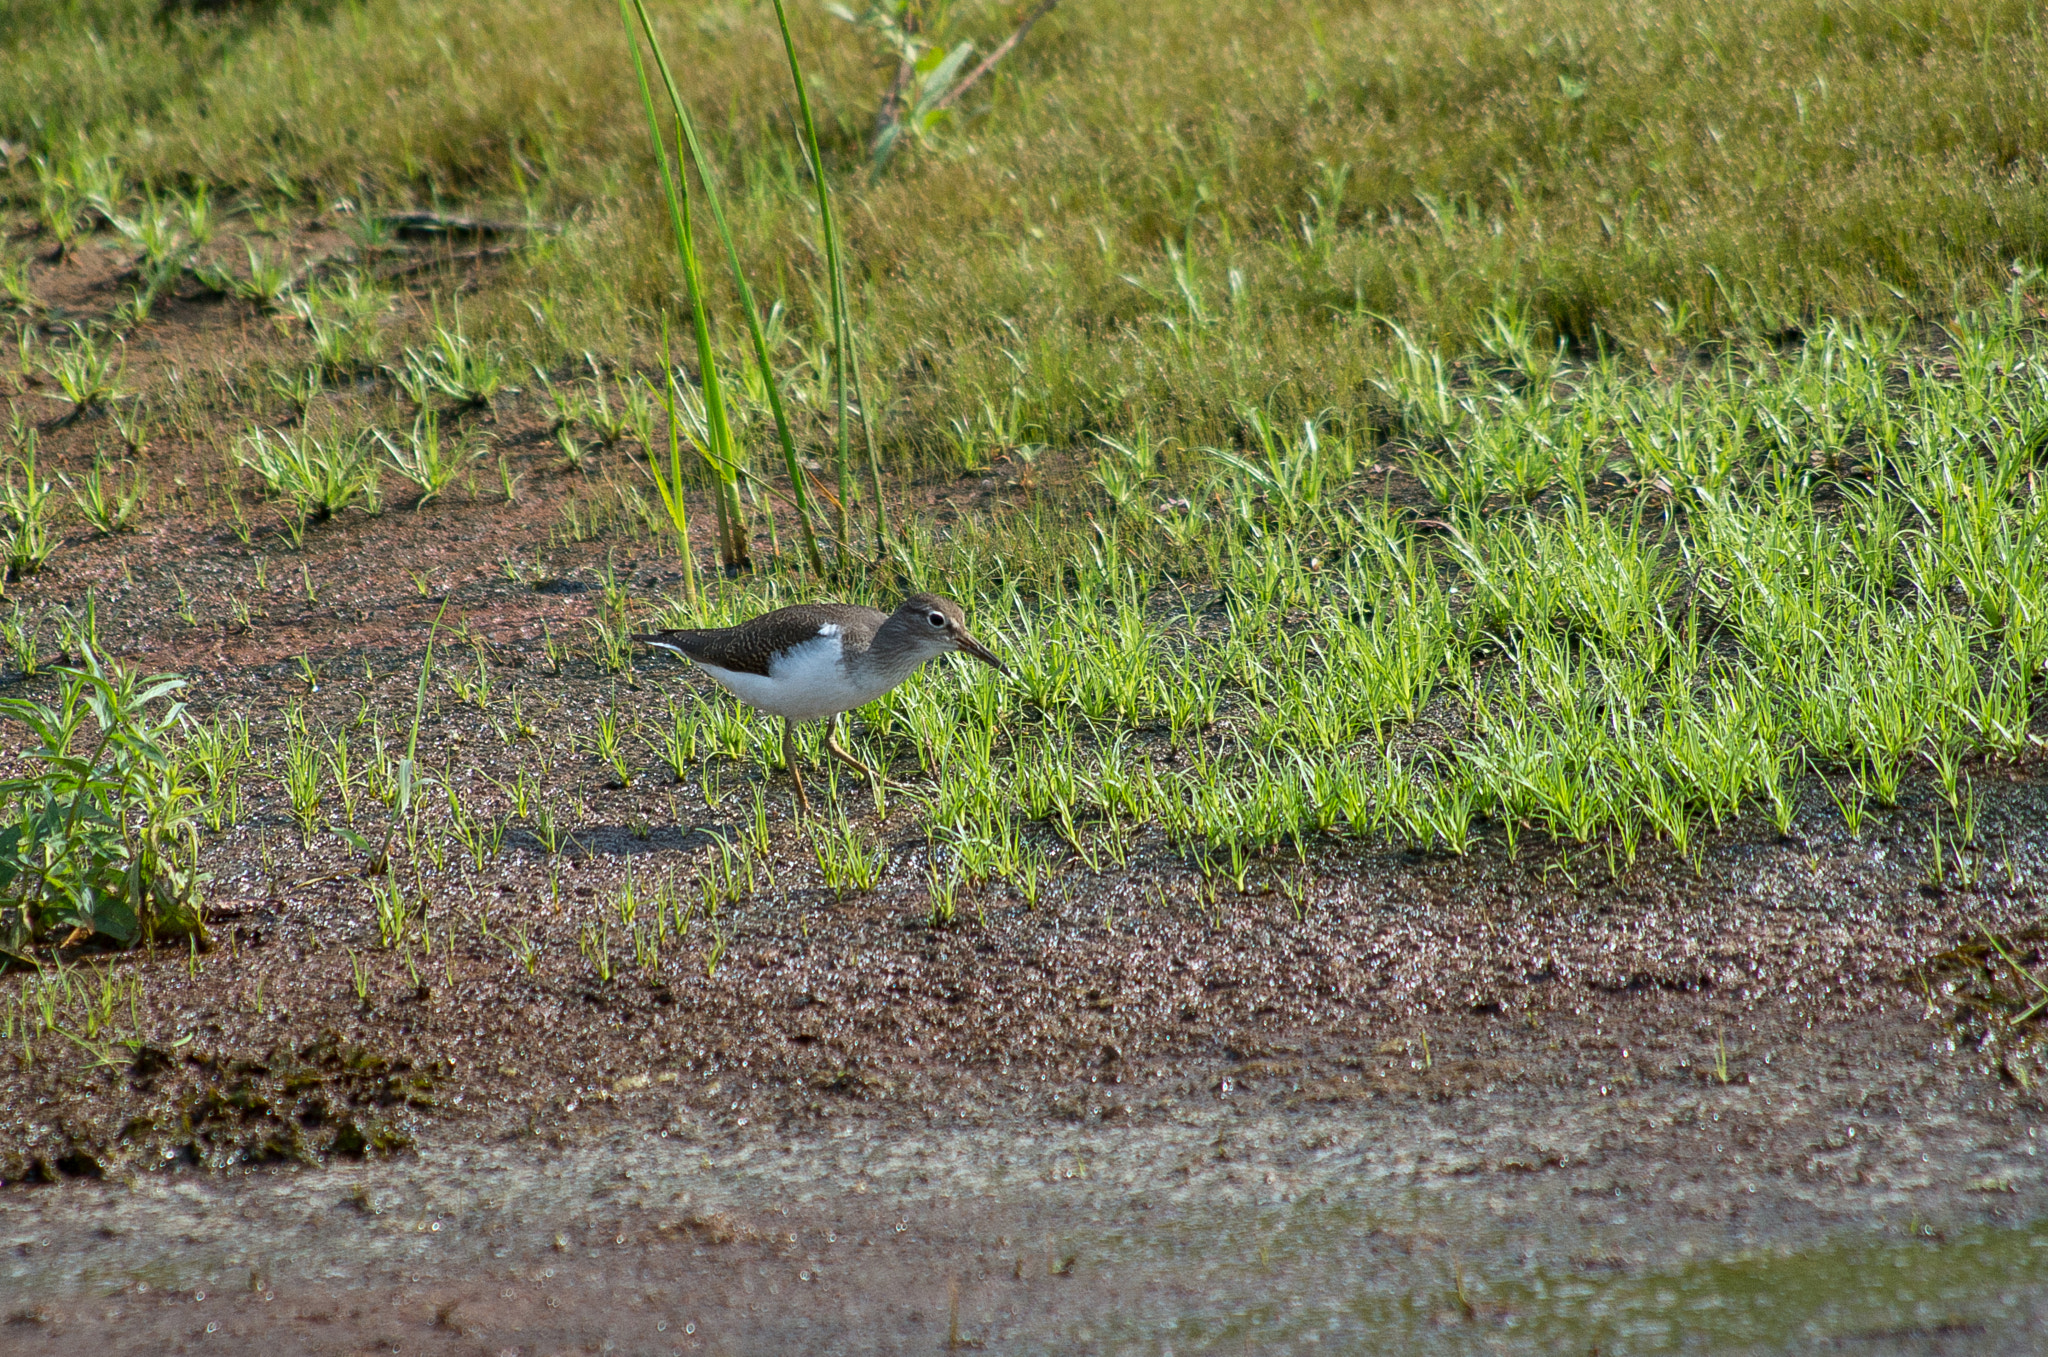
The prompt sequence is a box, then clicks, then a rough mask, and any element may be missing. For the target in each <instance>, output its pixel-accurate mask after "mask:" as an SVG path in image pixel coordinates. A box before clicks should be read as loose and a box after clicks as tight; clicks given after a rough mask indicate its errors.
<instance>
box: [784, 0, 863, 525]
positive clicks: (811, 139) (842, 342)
mask: <svg viewBox="0 0 2048 1357" xmlns="http://www.w3.org/2000/svg"><path fill="white" fill-rule="evenodd" d="M775 22H776V25H777V26H778V27H780V28H781V30H782V50H783V52H784V53H785V54H787V55H788V57H789V78H790V81H791V83H793V84H794V85H795V86H796V106H797V109H798V110H799V111H800V112H801V113H802V115H803V124H804V153H805V154H806V155H807V156H809V157H810V161H811V179H812V182H814V183H816V184H817V186H818V222H819V226H820V229H822V230H823V231H824V233H825V267H826V270H827V271H828V272H829V273H830V274H831V275H832V277H831V288H832V292H831V295H832V345H833V348H834V349H835V350H836V351H837V357H838V361H837V362H836V363H835V364H834V365H833V369H834V372H833V375H834V379H835V381H836V383H837V387H838V397H839V541H840V545H841V547H842V548H845V549H851V547H852V540H853V538H852V528H851V525H850V522H849V516H850V514H851V512H852V511H851V507H850V506H851V504H852V502H853V457H852V451H851V448H850V446H849V441H848V440H849V438H850V434H849V431H848V428H847V423H846V380H847V377H848V376H849V374H850V375H851V376H852V378H853V386H854V391H853V398H854V401H855V403H856V404H857V406H858V407H859V409H860V417H861V433H862V436H863V439H864V441H865V443H866V445H867V454H868V476H869V479H870V480H871V481H872V482H873V490H874V496H875V555H876V557H877V558H880V557H882V556H884V555H886V554H887V553H888V550H889V517H888V510H887V508H886V507H885V505H884V503H883V500H882V464H881V462H880V461H879V460H878V459H877V458H876V456H875V435H874V425H873V423H872V422H871V421H870V420H869V418H868V402H867V395H866V393H865V392H863V391H862V390H861V389H860V359H859V356H858V355H857V354H856V353H855V352H854V347H853V319H852V314H851V312H850V311H849V309H848V307H847V304H846V266H845V262H844V259H843V257H842V255H841V254H840V249H839V217H838V214H837V213H835V212H833V210H832V190H831V187H830V185H829V184H828V183H827V182H826V179H825V157H824V153H823V152H821V151H820V150H819V149H818V124H817V123H816V121H814V120H813V119H812V117H811V96H810V94H809V92H808V90H807V89H806V88H805V82H804V73H803V67H802V66H801V65H800V64H799V63H798V61H797V57H796V42H795V40H794V39H792V38H791V37H790V36H789V16H788V15H787V14H786V13H784V11H783V8H782V0H775Z"/></svg>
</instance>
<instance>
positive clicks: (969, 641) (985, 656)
mask: <svg viewBox="0 0 2048 1357" xmlns="http://www.w3.org/2000/svg"><path fill="white" fill-rule="evenodd" d="M953 641H954V644H956V645H958V646H959V647H960V649H961V651H962V652H963V653H964V654H968V655H972V656H973V657H974V658H975V659H977V660H980V661H981V662H982V663H983V664H985V665H988V666H990V667H991V668H993V669H994V670H995V671H996V672H997V673H998V674H1001V675H1002V676H1003V677H1004V678H1009V677H1010V666H1008V665H1007V664H1004V663H1003V662H1002V661H1001V660H999V659H997V658H996V657H995V656H994V655H992V654H990V653H989V651H988V648H987V647H986V646H984V645H982V643H981V642H979V641H977V640H975V639H974V638H973V637H972V636H969V635H968V634H967V633H966V632H964V631H963V632H961V633H960V634H959V635H957V636H955V637H954V638H953Z"/></svg>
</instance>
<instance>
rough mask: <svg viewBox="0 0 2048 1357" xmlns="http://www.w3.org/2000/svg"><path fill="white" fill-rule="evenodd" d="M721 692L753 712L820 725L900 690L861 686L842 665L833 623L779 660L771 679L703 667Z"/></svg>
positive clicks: (770, 668) (770, 669) (886, 685)
mask: <svg viewBox="0 0 2048 1357" xmlns="http://www.w3.org/2000/svg"><path fill="white" fill-rule="evenodd" d="M702 668H703V670H704V672H705V673H707V674H709V675H710V676H711V677H712V678H713V679H714V680H715V681H716V682H717V683H718V685H719V686H720V687H722V688H724V689H725V690H726V691H727V692H729V693H731V694H732V695H733V696H734V697H737V698H738V699H739V700H740V701H742V702H744V703H746V704H747V705H748V706H750V707H754V708H756V709H758V710H760V711H764V712H766V713H768V714H769V715H770V716H782V717H787V718H788V719H789V720H792V721H818V720H822V719H823V718H825V717H827V716H836V715H837V714H839V713H840V712H843V711H852V710H853V709H854V708H855V707H858V706H861V705H863V704H865V703H868V702H872V701H874V700H875V699H876V698H878V697H880V696H881V695H882V694H883V693H886V692H887V691H889V689H890V688H892V687H894V686H895V685H894V684H893V683H888V682H884V683H882V684H881V685H880V686H876V685H875V684H874V683H872V682H870V683H866V684H863V683H860V682H857V681H856V680H855V679H854V677H853V676H852V675H851V674H849V673H848V672H847V668H846V666H845V665H844V664H842V663H841V662H840V651H839V628H838V627H837V626H835V625H832V624H830V623H827V624H826V625H825V626H823V627H820V628H819V629H818V634H817V636H816V637H814V638H813V639H811V640H808V641H805V642H804V643H803V644H801V645H797V646H792V647H790V648H789V649H788V650H785V651H783V652H782V653H781V654H780V655H778V656H776V657H775V659H774V661H773V662H771V663H770V664H769V666H768V673H767V675H766V677H763V676H762V675H760V674H740V673H735V672H733V671H732V670H730V669H720V668H719V667H718V666H717V665H714V664H705V665H702Z"/></svg>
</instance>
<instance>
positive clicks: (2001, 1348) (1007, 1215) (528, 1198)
mask: <svg viewBox="0 0 2048 1357" xmlns="http://www.w3.org/2000/svg"><path fill="white" fill-rule="evenodd" d="M1687 1006H1688V1001H1687V1000H1685V999H1683V998H1674V997H1673V996H1669V995H1662V996H1660V995H1654V994H1653V995H1649V996H1645V997H1644V998H1642V999H1641V1000H1640V1001H1639V1002H1638V1003H1637V1004H1636V1006H1635V1009H1634V1011H1633V1012H1632V1013H1631V1014H1630V1015H1629V1016H1630V1017H1632V1018H1633V1019H1634V1021H1633V1022H1631V1023H1629V1024H1627V1025H1625V1026H1624V1025H1617V1024H1616V1023H1615V1022H1614V1021H1613V1019H1614V1017H1615V1015H1613V1014H1610V1015H1608V1016H1607V1018H1606V1019H1605V1020H1603V1021H1602V1022H1600V1023H1598V1024H1594V1023H1591V1022H1586V1023H1583V1024H1574V1023H1570V1022H1567V1021H1565V1020H1559V1021H1558V1022H1556V1023H1554V1024H1553V1025H1552V1031H1551V1033H1550V1034H1549V1035H1548V1036H1546V1037H1545V1038H1544V1039H1542V1040H1538V1039H1536V1038H1535V1037H1533V1036H1532V1037H1531V1038H1530V1040H1529V1041H1528V1042H1527V1043H1526V1044H1525V1046H1524V1048H1523V1049H1522V1050H1521V1051H1519V1052H1517V1053H1516V1062H1517V1066H1518V1069H1519V1070H1520V1073H1519V1074H1518V1075H1517V1076H1515V1077H1512V1078H1504V1079H1497V1080H1492V1081H1487V1080H1483V1079H1480V1078H1478V1072H1477V1071H1475V1070H1474V1069H1473V1068H1472V1062H1473V1059H1474V1057H1473V1056H1472V1053H1471V1051H1470V1050H1469V1049H1468V1048H1466V1046H1465V1042H1466V1040H1467V1038H1466V1037H1465V1036H1464V1035H1451V1034H1446V1035H1445V1036H1444V1037H1442V1038H1440V1040H1439V1049H1437V1050H1435V1051H1433V1052H1432V1056H1431V1061H1432V1066H1433V1068H1431V1069H1429V1070H1424V1069H1422V1068H1419V1066H1420V1064H1421V1062H1420V1060H1419V1058H1418V1059H1415V1060H1411V1061H1409V1064H1410V1065H1411V1068H1410V1070H1409V1074H1410V1075H1411V1076H1412V1078H1413V1080H1414V1087H1412V1088H1410V1089H1407V1090H1403V1091H1391V1092H1390V1091H1385V1090H1383V1091H1381V1092H1378V1093H1373V1094H1363V1095H1353V1096H1348V1097H1338V1096H1335V1095H1334V1093H1333V1092H1332V1091H1331V1090H1329V1089H1326V1088H1321V1087H1319V1086H1316V1085H1314V1084H1312V1083H1304V1082H1303V1081H1301V1080H1300V1079H1299V1078H1296V1077H1293V1076H1289V1075H1287V1074H1286V1073H1284V1072H1280V1071H1278V1070H1276V1069H1272V1068H1267V1069H1262V1070H1257V1071H1250V1072H1242V1071H1241V1072H1240V1073H1239V1074H1238V1076H1237V1077H1236V1079H1235V1080H1230V1079H1218V1080H1214V1081H1211V1082H1210V1083H1209V1085H1208V1086H1206V1087H1202V1086H1196V1085H1194V1084H1192V1083H1191V1081H1187V1080H1178V1081H1148V1082H1146V1083H1145V1084H1143V1085H1142V1086H1136V1087H1132V1086H1126V1092H1127V1094H1128V1096H1129V1098H1130V1100H1131V1101H1132V1102H1133V1103H1134V1104H1135V1105H1136V1107H1137V1109H1138V1110H1136V1111H1134V1112H1133V1114H1132V1115H1131V1116H1129V1117H1128V1118H1124V1119H1121V1120H1118V1121H1114V1122H1104V1121H1103V1120H1101V1119H1100V1118H1096V1119H1092V1120H1066V1119H1048V1118H1045V1117H1042V1116H1040V1117H1029V1116H1020V1115H1015V1114H1011V1113H1005V1112H1002V1111H1000V1110H991V1111H985V1112H984V1113H982V1114H980V1115H965V1116H963V1115H962V1112H961V1110H960V1109H958V1108H953V1107H944V1106H937V1105H934V1106H930V1107H926V1108H923V1109H916V1110H905V1109H900V1108H899V1109H895V1110H893V1111H890V1112H886V1113H884V1112H872V1113H867V1114H862V1115H853V1116H848V1117H844V1118H841V1119H839V1120H838V1121H837V1122H836V1123H833V1124H829V1125H819V1124H817V1123H816V1122H814V1121H812V1120H810V1119H807V1118H804V1117H802V1116H799V1115H792V1114H787V1113H785V1114H781V1115H768V1116H762V1117H754V1118H735V1117H733V1116H732V1115H730V1113H729V1112H728V1113H726V1114H724V1115H721V1113H720V1111H718V1110H714V1109H713V1108H712V1107H710V1106H708V1105H707V1102H708V1100H707V1099H706V1098H705V1097H704V1094H705V1092H706V1090H705V1089H704V1088H702V1087H696V1088H690V1089H677V1088H672V1087H656V1088H649V1089H646V1090H643V1091H636V1092H629V1093H626V1094H624V1095H622V1096H621V1097H620V1098H619V1101H618V1103H617V1104H616V1106H617V1108H618V1110H617V1112H616V1114H615V1115H613V1116H611V1117H609V1118H607V1119H606V1121H605V1122H604V1123H602V1124H596V1125H591V1126H588V1127H587V1128H579V1127H578V1126H577V1124H576V1123H575V1120H574V1119H573V1118H570V1119H568V1120H567V1121H566V1122H565V1123H564V1124H563V1125H561V1126H558V1127H554V1128H548V1129H549V1130H550V1131H551V1132H552V1133H553V1134H552V1135H551V1136H550V1137H548V1138H547V1139H546V1140H544V1139H543V1138H541V1137H538V1136H534V1135H515V1136H511V1137H509V1138H508V1137H505V1136H478V1137H474V1138H472V1137H465V1136H461V1135H444V1136H439V1137H434V1138H430V1139H427V1140H425V1141H423V1142H422V1144H421V1145H420V1147H419V1148H418V1149H417V1151H416V1152H413V1153H411V1154H407V1155H404V1156H401V1157H397V1158H393V1159H389V1160H384V1161H373V1162H368V1163H362V1164H343V1163H334V1164H330V1165H328V1166H325V1167H317V1168H293V1167H286V1168H281V1169H271V1170H263V1171H253V1172H241V1173H233V1174H221V1175H208V1174H202V1173H196V1172H170V1173H152V1174H145V1175H139V1176H135V1177H132V1178H129V1179H125V1180H107V1181H98V1182H95V1181H81V1180H72V1181H67V1182H64V1183H61V1184H58V1185H54V1186H42V1187H33V1186H28V1187H23V1186H17V1187H10V1188H7V1189H5V1192H4V1195H0V1228H4V1230H5V1243H6V1245H7V1252H6V1255H5V1261H4V1265H0V1268H4V1270H0V1288H4V1292H5V1305H6V1307H7V1310H8V1313H9V1315H10V1316H11V1320H10V1323H9V1325H8V1327H7V1329H6V1330H5V1332H6V1334H7V1335H8V1338H7V1346H8V1349H9V1350H10V1351H20V1352H24V1353H36V1352H73V1351H76V1352H84V1351H95V1352H160V1351H183V1350H200V1349H201V1348H204V1349H205V1350H209V1351H245V1350H253V1349H255V1348H257V1347H259V1346H260V1347H261V1348H263V1349H264V1350H265V1351H267V1352H276V1353H286V1352H307V1353H316V1352H318V1353H328V1352H337V1351H363V1350H380V1351H390V1350H394V1349H396V1350H401V1351H407V1352H451V1353H468V1352H478V1353H500V1352H507V1351H510V1352H518V1353H548V1352H559V1351H592V1352H597V1351H620V1352H650V1353H652V1352H670V1351H680V1352H729V1353H742V1352H771V1351H788V1352H794V1351H804V1352H817V1353H826V1352H849V1353H855V1352H932V1351H941V1350H945V1349H946V1347H947V1345H948V1343H949V1341H951V1342H954V1343H957V1344H958V1345H961V1346H966V1345H978V1346H980V1347H982V1348H983V1349H985V1350H990V1351H1045V1352H1062V1353H1064V1352H1072V1353H1094V1352H1138V1353H1165V1352H1169V1351H1171V1352H1177V1353H1188V1352H1211V1351H1214V1352H1232V1353H1235V1352H1242V1351H1246V1350H1251V1351H1259V1352H1304V1353H1306V1352H1315V1351H1347V1350H1348V1351H1360V1350H1365V1351H1418V1352H1420V1351H1427V1352H1467V1351H1473V1352H1479V1351H1484V1352H1495V1351H1510V1352H1514V1351H1530V1352H1534V1351H1559V1350H1566V1351H1587V1350H1593V1349H1595V1348H1597V1350H1599V1351H1601V1352H1609V1353H1612V1352H1677V1351H1686V1352H1698V1351H1707V1350H1713V1351H1813V1350H1816V1349H1818V1348H1821V1347H1827V1346H1830V1345H1840V1346H1844V1347H1845V1350H1851V1351H1858V1352H1866V1351H1868V1352H1948V1351H1954V1352H1963V1351H1969V1352H2023V1351H2035V1350H2038V1347H2039V1344H2040V1342H2041V1341H2042V1337H2043V1334H2044V1333H2048V1328H2044V1325H2048V1223H2041V1224H2036V1222H2037V1221H2041V1220H2042V1219H2043V1218H2044V1217H2048V1184H2044V1181H2043V1174H2042V1161H2041V1159H2040V1157H2039V1154H2038V1148H2039V1136H2038V1132H2039V1127H2040V1124H2041V1120H2042V1118H2041V1106H2040V1104H2039V1102H2038V1101H2037V1100H2036V1099H2034V1098H2033V1097H2032V1096H2031V1095H2027V1094H2023V1093H2019V1092H2017V1091H2016V1090H2015V1089H2014V1088H2013V1087H2012V1086H2011V1085H2010V1084H2008V1083H2005V1082H2003V1081H2000V1080H1998V1079H1996V1078H1994V1077H1992V1076H1990V1075H1987V1074H1986V1073H1984V1072H1982V1071H1981V1070H1979V1069H1978V1068H1977V1067H1976V1065H1975V1063H1974V1062H1971V1061H1968V1060H1958V1059H1956V1058H1954V1057H1953V1056H1952V1055H1951V1054H1950V1052H1949V1043H1948V1037H1947V1033H1946V1029H1945V1028H1943V1027H1942V1026H1939V1025H1937V1024H1933V1023H1930V1022H1928V1021H1926V1020H1925V1019H1923V1018H1922V1017H1921V1016H1919V1015H1918V1014H1915V1013H1913V1012H1911V1011H1910V1010H1909V1009H1906V1008H1902V1007H1895V1008H1893V1009H1891V1010H1888V1011H1885V1012H1881V1013H1876V1014H1870V1015H1865V1016H1862V1017H1858V1018H1834V1019H1825V1020H1816V1019H1814V1018H1812V1017H1811V1016H1810V1015H1809V1014H1807V1013H1803V1012H1801V1011H1800V1010H1799V1009H1797V1008H1792V1007H1787V1006H1785V1005H1782V1004H1779V1005H1760V1006H1757V1007H1756V1008H1754V1009H1753V1010H1752V1016H1753V1018H1754V1019H1755V1022H1756V1027H1755V1032H1754V1035H1753V1037H1752V1038H1750V1039H1749V1040H1748V1041H1746V1042H1745V1046H1744V1057H1743V1062H1742V1063H1743V1067H1744V1068H1743V1069H1742V1071H1741V1073H1740V1075H1739V1077H1738V1078H1736V1079H1732V1080H1731V1081H1730V1082H1728V1083H1721V1082H1720V1081H1719V1080H1718V1079H1715V1078H1704V1079H1702V1078H1699V1077H1697V1076H1691V1075H1688V1076H1687V1077H1684V1078H1678V1077H1666V1078H1661V1079H1658V1078H1651V1079H1643V1078H1639V1077H1636V1078H1624V1077H1621V1075H1620V1073H1619V1071H1620V1069H1621V1068H1622V1067H1621V1065H1620V1062H1621V1061H1622V1060H1623V1059H1624V1058H1627V1059H1633V1056H1634V1051H1633V1050H1631V1051H1630V1052H1629V1055H1628V1056H1627V1057H1624V1056H1623V1055H1622V1054H1621V1050H1620V1048H1618V1047H1617V1048H1614V1049H1612V1050H1610V1051H1608V1053H1607V1059H1608V1061H1609V1062H1610V1069H1609V1072H1608V1075H1607V1077H1606V1078H1604V1079H1603V1078H1601V1077H1600V1076H1599V1073H1598V1071H1597V1070H1595V1069H1594V1068H1593V1067H1592V1062H1590V1061H1589V1059H1588V1052H1589V1051H1590V1050H1593V1049H1597V1048H1595V1047H1591V1046H1589V1045H1587V1044H1586V1043H1589V1042H1596V1041H1598V1042H1604V1041H1610V1040H1616V1039H1619V1040H1621V1041H1631V1042H1641V1041H1643V1040H1646V1039H1647V1040H1654V1039H1655V1038H1654V1035H1653V1034H1654V1033H1655V1032H1656V1031H1657V1030H1659V1028H1660V1027H1662V1026H1663V1025H1665V1024H1669V1023H1671V1022H1673V1021H1674V1020H1676V1019H1680V1018H1682V1017H1683V1016H1685V1014H1684V1013H1683V1010H1684V1009H1685V1008H1686V1007H1687ZM1552 1048H1555V1049H1552ZM1446 1068H1449V1069H1453V1070H1462V1073H1461V1074H1460V1075H1459V1076H1458V1080H1463V1081H1464V1083H1463V1084H1462V1085H1461V1084H1460V1083H1459V1082H1458V1080H1452V1081H1450V1082H1445V1083H1440V1084H1438V1085H1436V1086H1432V1085H1430V1084H1429V1083H1428V1081H1429V1080H1430V1079H1432V1078H1435V1077H1436V1076H1437V1074H1438V1072H1439V1071H1441V1070H1444V1069H1446ZM550 1142H552V1143H550Z"/></svg>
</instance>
